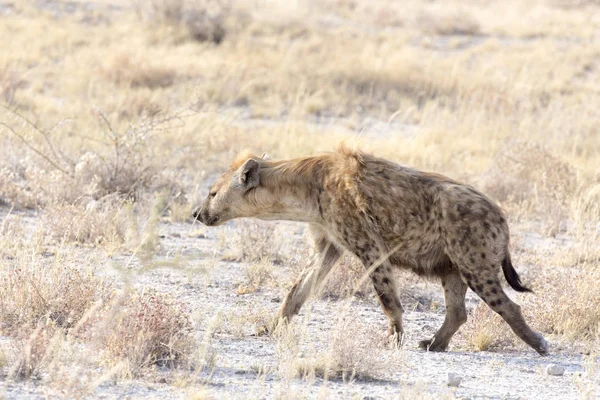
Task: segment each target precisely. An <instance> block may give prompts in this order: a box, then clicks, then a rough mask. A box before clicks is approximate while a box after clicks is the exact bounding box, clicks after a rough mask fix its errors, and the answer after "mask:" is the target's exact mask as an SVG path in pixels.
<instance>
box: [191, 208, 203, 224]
mask: <svg viewBox="0 0 600 400" xmlns="http://www.w3.org/2000/svg"><path fill="white" fill-rule="evenodd" d="M192 218H194V221H200V222H202V223H204V221H203V220H202V207H198V208H196V210H194V213H193V214H192Z"/></svg>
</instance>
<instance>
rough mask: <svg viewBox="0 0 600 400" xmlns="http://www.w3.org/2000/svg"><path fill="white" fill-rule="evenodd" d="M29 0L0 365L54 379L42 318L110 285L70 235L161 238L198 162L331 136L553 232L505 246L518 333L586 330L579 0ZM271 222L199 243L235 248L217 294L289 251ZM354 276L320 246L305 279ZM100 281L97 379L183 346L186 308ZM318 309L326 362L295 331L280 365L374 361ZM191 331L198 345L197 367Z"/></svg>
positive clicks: (247, 317) (591, 157)
mask: <svg viewBox="0 0 600 400" xmlns="http://www.w3.org/2000/svg"><path fill="white" fill-rule="evenodd" d="M38 3H39V2H38ZM38 3H35V4H34V3H31V2H26V1H13V2H10V4H11V5H10V6H6V7H7V8H6V10H9V11H6V10H5V9H4V8H2V10H0V36H2V37H10V38H11V40H10V41H7V42H6V43H4V45H5V46H4V48H3V50H4V51H3V52H2V54H0V102H1V103H2V108H1V109H0V206H8V207H14V209H15V210H23V209H29V210H33V211H30V212H35V213H36V217H39V218H38V219H39V221H40V224H41V225H40V227H38V228H36V229H37V230H36V231H35V232H33V233H32V229H31V228H29V227H24V226H20V224H19V223H17V222H15V221H17V220H18V218H13V217H11V218H5V219H4V220H2V221H0V226H1V229H0V266H1V271H0V273H1V274H2V279H3V280H4V284H3V286H2V288H0V299H1V301H2V302H1V303H0V315H1V316H2V320H1V322H2V332H3V333H4V334H7V335H10V336H15V335H16V336H18V340H19V343H17V344H16V347H15V349H16V350H15V351H14V352H12V353H11V354H12V355H11V356H10V357H7V358H6V360H7V361H6V363H4V365H5V369H6V370H8V369H10V368H12V369H11V371H13V372H12V375H13V376H14V377H31V376H34V375H37V376H43V375H44V374H46V373H47V372H48V371H49V370H56V371H59V372H60V371H62V372H60V373H62V374H63V375H64V376H67V375H68V371H67V369H66V368H62V369H61V368H60V366H61V365H63V366H64V365H67V364H69V362H67V361H64V358H66V357H62V356H59V355H57V354H59V353H60V354H63V355H64V353H65V352H62V353H61V352H58V350H57V349H59V348H60V347H61V346H64V348H65V349H70V350H69V351H71V352H73V353H77V352H78V351H79V350H77V349H78V346H84V347H86V346H88V344H89V343H87V342H85V340H84V339H82V338H72V339H69V340H71V342H68V343H67V342H63V341H61V340H63V339H61V340H59V339H57V338H58V337H60V335H63V336H64V334H65V333H67V331H68V330H69V329H73V328H74V327H75V326H77V324H78V323H79V322H80V321H82V320H87V317H86V312H88V311H89V310H90V309H92V308H93V305H94V304H96V303H95V302H96V301H98V300H101V301H103V302H104V303H103V304H104V305H105V306H106V307H109V308H110V307H112V306H114V305H115V304H112V303H110V302H108V303H107V294H108V292H110V291H111V290H110V289H111V288H112V287H113V285H114V283H113V281H111V280H110V279H108V278H106V277H104V276H103V275H102V273H101V272H102V271H100V270H99V269H98V268H97V263H96V262H95V261H93V260H88V259H87V258H86V257H85V256H81V254H83V253H81V252H80V251H81V250H82V249H81V248H80V247H78V246H81V245H85V248H86V249H87V250H89V252H90V253H94V252H95V251H96V249H97V251H98V253H94V254H99V253H100V252H103V251H106V252H108V253H109V254H111V255H114V254H117V253H118V252H119V251H121V250H129V251H131V253H133V254H134V256H132V257H134V258H135V257H139V258H141V259H143V260H142V261H144V260H145V261H148V260H150V259H151V258H152V257H155V256H156V255H159V254H160V253H161V251H162V249H161V245H160V240H159V239H160V237H159V235H158V227H159V224H160V223H161V221H163V220H164V218H165V217H167V218H168V219H169V220H170V221H171V222H186V221H189V216H190V214H191V211H192V210H193V207H194V205H195V204H197V203H198V201H199V199H200V198H202V197H204V195H205V188H206V183H208V182H205V181H211V180H212V179H213V177H214V174H215V173H216V172H218V171H221V170H222V169H223V168H225V167H226V166H227V165H228V163H229V162H230V161H231V159H232V158H233V157H234V156H235V154H236V153H237V152H238V151H239V150H241V149H243V148H248V147H249V148H253V149H254V150H255V151H256V152H257V153H262V152H264V151H267V152H269V153H270V154H271V155H272V156H273V157H274V158H288V157H294V156H300V155H308V154H314V153H316V152H320V151H329V150H331V149H333V148H335V146H336V145H337V144H338V143H339V141H340V140H342V139H345V140H347V141H348V142H349V143H350V144H358V145H359V146H360V147H362V148H363V149H365V150H368V151H373V152H375V153H376V154H377V155H379V156H383V157H386V158H389V159H392V160H395V161H398V162H401V163H403V164H406V165H411V166H415V167H418V168H422V169H428V170H436V171H438V172H442V173H446V174H448V175H450V176H452V177H454V178H457V179H460V180H463V181H466V182H468V183H471V184H473V185H474V186H476V187H478V188H480V189H482V190H483V191H485V192H486V193H487V194H488V195H489V196H490V197H492V198H493V199H494V200H495V201H498V202H499V203H500V205H501V206H502V207H503V208H504V209H505V210H506V211H507V214H508V215H509V217H510V220H511V225H516V226H517V229H519V230H521V231H536V232H538V233H540V234H541V235H542V237H543V238H546V237H548V236H550V237H557V238H564V237H567V238H572V241H571V242H572V244H570V245H569V246H570V247H569V248H568V249H566V250H564V251H548V252H543V251H539V252H533V251H530V250H528V249H527V248H525V247H526V246H521V248H519V249H518V250H519V251H518V252H516V253H517V256H516V258H517V257H521V258H522V259H528V260H531V261H532V262H531V264H532V265H530V266H528V267H527V268H525V271H524V272H525V274H526V276H527V277H529V276H534V277H535V279H533V278H531V279H529V280H530V281H531V280H535V282H534V285H535V288H536V294H535V295H534V296H529V297H522V298H521V297H519V301H520V302H522V303H523V310H524V311H525V312H526V313H527V316H526V317H527V318H528V319H529V320H531V321H533V324H534V325H535V326H536V327H537V328H539V329H541V330H542V331H544V332H547V333H551V334H553V335H556V336H557V337H560V338H561V339H562V340H566V341H569V342H572V343H576V342H580V341H583V342H585V343H587V345H586V346H588V347H590V348H593V346H596V345H597V343H598V335H599V333H598V324H599V322H598V321H599V319H600V317H599V314H600V311H599V310H598V309H597V307H596V305H597V304H599V303H600V299H599V298H598V293H599V292H598V288H597V287H596V286H594V282H597V281H598V278H600V277H598V276H597V275H598V274H597V272H596V270H595V268H594V266H595V265H597V264H598V260H600V250H599V248H598V239H599V238H600V230H599V227H600V208H599V207H600V206H599V204H600V189H599V188H600V170H599V169H598V165H600V135H598V126H599V121H598V113H597V110H598V108H599V105H600V87H599V86H598V82H599V81H600V69H598V68H597V67H596V65H598V54H599V53H598V46H597V37H598V29H599V28H600V25H599V24H598V20H597V18H595V15H597V13H598V4H597V2H594V1H575V0H564V1H563V0H560V1H557V0H540V1H538V2H536V4H535V6H531V5H530V4H524V3H523V2H518V1H514V0H510V1H502V2H501V1H484V2H471V3H468V4H467V3H464V2H457V1H449V2H443V3H439V2H433V3H432V2H424V1H417V0H410V1H406V2H395V1H391V0H386V1H383V2H377V4H372V3H370V2H366V1H342V2H340V1H337V0H325V1H322V2H310V4H309V3H302V4H301V3H298V4H295V5H294V6H293V7H292V6H291V5H290V4H288V2H283V1H280V0H269V1H268V4H267V6H265V7H256V5H255V4H254V3H252V2H247V1H239V2H228V1H206V2H204V1H203V2H191V1H183V0H152V1H134V2H125V1H123V2H119V1H117V2H116V3H115V4H116V7H113V6H112V5H110V6H109V5H107V3H105V2H98V3H97V4H96V3H94V7H92V8H86V7H84V6H82V3H81V2H72V4H71V3H69V4H68V5H67V4H66V3H65V4H63V3H61V2H43V3H44V6H43V7H42V6H41V5H40V4H41V3H40V4H38ZM46 3H48V4H46ZM50 3H51V4H50ZM265 10H268V11H265ZM285 239H286V240H282V239H281V238H280V237H279V236H278V233H277V232H276V231H275V230H274V228H273V227H272V225H270V224H268V223H264V224H258V223H252V222H249V223H247V222H242V223H240V225H238V226H237V227H236V228H232V229H231V230H229V231H228V232H226V234H224V236H223V237H222V238H221V240H222V243H221V244H227V245H228V246H230V247H229V248H228V250H227V251H226V252H225V253H218V254H217V253H216V255H215V259H217V260H218V259H219V258H220V259H227V260H237V261H243V262H245V263H247V266H246V267H245V271H246V276H245V278H244V279H245V280H244V282H242V283H241V285H237V284H236V285H235V286H234V290H235V287H237V290H238V292H239V293H240V294H249V295H253V294H254V293H256V292H259V291H260V290H261V289H262V288H264V287H266V286H269V285H271V284H273V285H277V282H276V279H275V278H274V276H275V269H274V268H273V265H276V266H279V265H280V264H283V266H291V267H292V268H295V265H297V264H298V261H299V259H302V258H303V257H302V255H300V254H299V253H298V254H296V250H295V249H292V250H290V249H288V248H286V247H285V246H284V242H287V238H285ZM90 253H85V254H90ZM145 261H144V262H145ZM517 261H518V260H517ZM215 263H216V261H215ZM521 264H523V263H522V262H521ZM542 266H543V267H542ZM549 266H557V268H554V267H549ZM361 275H362V271H361V267H358V266H356V265H355V264H354V263H353V262H350V261H344V262H342V264H341V265H340V266H338V268H336V269H335V270H334V272H333V273H332V275H331V277H330V280H329V282H328V284H327V285H326V286H325V288H324V290H323V294H324V296H326V297H328V298H340V299H341V298H346V297H347V296H348V295H349V294H350V293H353V291H354V289H355V285H356V282H357V280H358V279H359V277H360V276H361ZM132 279H133V280H134V281H135V279H134V278H132ZM191 280H192V279H191V278H190V281H191ZM238 283H239V282H238ZM367 285H368V283H367ZM65 288H68V293H70V294H71V295H64V293H65V290H66V289H65ZM367 290H369V289H364V290H363V289H362V288H361V292H366V291H367ZM411 290H412V289H411ZM135 293H137V294H135ZM412 295H413V294H412V293H411V296H412ZM417 295H418V294H415V297H416V296H417ZM115 296H117V297H119V296H121V297H122V304H127V307H128V308H127V310H125V311H123V313H116V311H115V310H112V309H111V310H112V311H110V312H115V314H114V315H115V316H118V318H114V319H113V320H112V321H111V322H112V323H113V324H114V325H113V326H112V330H113V331H114V332H119V334H120V336H119V337H117V336H113V337H111V338H108V337H105V338H104V340H105V342H104V343H110V348H111V349H112V350H111V352H112V353H111V354H109V355H108V358H109V359H110V360H112V363H111V365H112V367H111V369H109V370H108V371H107V370H102V376H104V375H106V376H105V377H104V378H102V379H104V381H105V380H107V379H112V377H114V376H116V375H119V373H123V371H126V373H125V375H126V374H127V373H129V374H130V375H133V374H138V373H139V372H140V371H141V370H142V369H144V368H143V367H144V366H147V365H152V364H154V363H155V362H159V361H161V360H162V361H167V362H168V363H173V364H179V363H183V364H186V363H192V364H193V362H192V361H190V360H192V359H193V358H194V357H190V354H188V353H189V352H190V351H191V350H190V348H191V346H192V342H190V341H189V338H188V336H187V335H186V332H187V330H188V329H189V321H187V322H186V315H187V311H185V309H183V308H181V307H180V305H178V304H177V302H176V301H174V300H173V299H169V298H166V297H162V295H155V296H154V297H152V295H149V294H147V293H146V292H143V291H142V292H134V293H133V294H131V295H127V296H125V295H124V294H121V295H115ZM119 298H120V297H119ZM271 311H272V310H269V311H267V310H243V311H242V312H241V313H238V314H231V315H230V314H226V315H225V314H224V315H221V316H220V317H219V316H218V315H217V316H215V318H216V319H215V320H214V321H213V320H212V319H211V321H212V322H211V324H213V325H215V328H214V329H207V332H209V331H210V332H211V333H210V334H208V336H207V337H209V338H212V335H213V334H215V332H217V333H225V334H226V335H231V336H234V337H236V338H240V337H243V336H244V335H246V334H247V333H248V332H249V331H251V330H252V329H251V328H250V325H254V324H261V323H262V322H261V321H262V320H263V319H264V318H265V316H266V315H269V316H270V315H271ZM134 313H137V314H136V315H134ZM219 315H220V314H219ZM217 317H218V318H217ZM470 320H471V321H470V322H469V323H468V324H467V325H465V327H464V328H463V329H462V330H461V331H464V332H465V336H466V337H470V341H471V343H470V344H469V346H471V347H474V348H477V349H479V350H484V349H497V348H500V347H502V346H504V345H506V342H505V340H512V338H513V335H512V333H511V332H510V331H508V330H507V329H508V328H507V327H506V326H505V324H504V323H503V322H502V321H499V319H498V318H496V317H495V316H494V315H493V314H492V313H491V311H489V310H487V308H486V307H485V306H484V305H480V306H477V307H476V308H475V310H473V314H472V316H471V319H470ZM39 321H43V322H44V323H42V324H39V323H38V322H39ZM163 321H164V323H165V324H166V325H163ZM219 321H220V322H219ZM88 322H89V321H88ZM105 322H106V321H105ZM340 324H341V325H340V326H338V327H336V330H335V331H336V332H337V333H335V334H333V336H332V337H331V338H330V339H331V340H330V341H329V343H328V345H329V347H328V350H327V352H326V354H327V355H326V357H325V358H326V360H325V361H322V360H321V361H311V360H309V361H306V360H305V361H306V363H307V365H306V368H305V367H297V366H295V364H294V362H292V361H293V360H297V359H298V357H296V356H297V355H298V351H300V350H299V349H300V348H301V342H302V340H301V337H302V332H300V333H298V332H295V333H293V332H292V333H290V334H289V335H290V339H289V340H287V339H286V340H283V339H281V340H282V341H283V342H286V341H287V344H285V343H283V342H282V344H281V346H282V347H281V349H280V351H279V350H278V351H279V353H280V354H281V359H282V360H284V359H285V360H288V361H289V362H288V361H283V362H280V363H279V365H280V367H281V368H280V373H281V374H280V375H281V376H297V375H298V373H299V372H298V371H302V372H301V375H307V374H308V375H310V374H316V372H315V371H317V370H322V371H323V372H325V371H328V372H327V374H329V375H330V376H334V375H336V374H338V372H339V371H343V374H345V375H346V377H351V376H353V375H354V376H367V375H376V374H377V372H378V371H377V361H376V360H373V359H372V358H369V356H370V354H367V353H368V352H367V353H365V352H363V353H361V352H360V351H361V348H360V346H359V345H358V344H357V342H356V341H355V338H354V337H353V336H352V335H350V334H349V333H348V332H351V331H352V330H353V329H354V325H352V324H351V323H350V322H340ZM349 324H350V325H351V326H349ZM83 325H86V324H83ZM83 325H82V327H83ZM86 326H87V325H86ZM97 328H98V327H97ZM98 329H99V328H98ZM297 329H298V328H297ZM17 332H21V333H20V334H18V335H17ZM106 332H107V333H110V331H106ZM136 332H138V333H139V336H138V333H136ZM98 334H100V333H98ZM298 335H299V336H298ZM283 336H285V335H283ZM294 337H295V338H296V339H294ZM507 338H511V339H507ZM64 340H66V339H64ZM204 342H205V343H204V344H203V347H204V348H205V350H206V351H205V354H204V355H203V356H200V358H202V359H204V361H198V362H199V363H200V364H203V365H214V362H215V361H214V360H215V356H214V354H215V353H214V351H213V350H214V349H213V350H211V349H212V347H211V344H210V341H206V338H205V341H204ZM61 343H62V344H61ZM73 343H75V344H73ZM344 346H349V347H348V348H345V347H344ZM366 347H367V348H370V349H371V350H372V348H373V346H371V347H369V346H366ZM69 351H67V353H68V352H69ZM372 353H373V354H376V353H377V352H376V351H372ZM292 355H293V357H292ZM304 358H306V357H304ZM123 359H126V360H129V361H127V362H122V360H123ZM369 360H371V361H369ZM78 362H79V361H78ZM94 362H95V361H94ZM61 363H62V364H61ZM127 363H128V365H129V367H127V365H125V364H127ZM69 365H71V364H69ZM98 365H99V364H98V363H96V364H94V365H93V366H92V367H89V368H88V367H87V366H86V367H81V368H82V370H87V371H91V370H93V369H94V368H99V367H98ZM319 365H320V366H322V368H321V367H319ZM9 367H10V368H9ZM140 368H141V369H140ZM303 368H304V369H303ZM111 371H112V372H111ZM119 371H120V372H119ZM59 372H57V374H58V375H56V376H59V375H60V373H59ZM86 376H87V377H88V378H86V379H88V380H89V382H91V383H90V384H89V385H87V384H80V385H79V384H76V383H73V388H72V396H71V397H85V396H86V395H90V393H92V394H93V391H94V390H95V389H93V387H94V385H99V384H100V383H98V382H103V380H102V379H100V378H101V377H98V376H95V375H94V374H93V373H89V375H86ZM57 379H59V378H57ZM94 382H96V383H94ZM92 383H94V384H92ZM78 385H79V386H78ZM88 386H89V387H88ZM69 390H71V389H69Z"/></svg>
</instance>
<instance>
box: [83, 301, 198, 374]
mask: <svg viewBox="0 0 600 400" xmlns="http://www.w3.org/2000/svg"><path fill="white" fill-rule="evenodd" d="M103 320H104V326H102V327H101V328H100V329H99V331H98V332H94V335H97V336H96V337H98V338H99V339H100V342H101V343H102V345H103V346H104V347H103V348H104V349H105V350H106V352H107V353H108V355H109V357H110V359H111V360H112V361H117V362H119V361H121V360H125V361H126V362H127V364H128V366H129V372H130V373H131V374H133V375H136V374H138V373H139V372H140V370H141V369H142V368H144V367H148V366H152V365H166V366H169V367H175V366H182V365H183V366H185V365H186V364H187V363H189V362H190V360H191V356H192V353H193V349H194V346H195V342H194V340H193V337H192V335H191V331H192V326H191V322H190V319H189V314H188V312H187V310H186V309H185V307H184V305H183V304H182V303H180V302H178V301H176V300H174V299H173V297H171V296H170V295H166V294H158V293H150V292H141V293H140V292H138V291H132V292H131V293H129V294H127V295H125V298H124V299H121V301H117V302H113V304H112V305H111V306H110V307H107V309H106V310H105V315H104V316H103Z"/></svg>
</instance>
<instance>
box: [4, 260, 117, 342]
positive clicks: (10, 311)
mask: <svg viewBox="0 0 600 400" xmlns="http://www.w3.org/2000/svg"><path fill="white" fill-rule="evenodd" d="M2 264H4V265H2V267H3V268H2V271H1V272H0V280H1V282H2V284H1V285H0V317H1V321H2V326H1V327H0V330H1V332H2V334H4V335H10V336H18V335H20V334H22V332H23V331H27V329H33V327H35V326H36V325H37V323H38V321H40V320H41V319H43V318H47V319H48V320H49V321H52V323H53V324H55V325H56V326H57V327H60V328H65V329H68V328H71V327H73V326H74V325H75V324H76V323H77V322H78V321H79V320H80V319H81V318H82V317H83V316H84V314H85V313H86V311H87V310H88V309H89V308H90V307H91V306H92V305H93V304H94V303H95V302H97V301H104V300H106V299H107V298H108V296H109V294H110V292H111V290H112V288H113V285H114V282H113V281H112V280H110V279H107V278H103V277H99V276H96V275H95V267H93V266H91V265H81V260H80V259H78V258H77V254H72V255H70V256H69V257H66V256H64V255H57V256H55V257H54V259H53V260H50V261H49V262H45V261H44V260H42V259H40V258H38V256H35V255H34V256H33V257H32V255H31V253H29V252H27V253H25V252H24V254H21V255H20V257H19V259H18V260H17V262H14V263H13V262H2ZM0 265H1V264H0Z"/></svg>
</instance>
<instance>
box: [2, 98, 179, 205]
mask: <svg viewBox="0 0 600 400" xmlns="http://www.w3.org/2000/svg"><path fill="white" fill-rule="evenodd" d="M4 111H5V112H6V115H5V116H6V118H7V119H9V120H10V121H11V123H0V125H1V126H0V131H5V132H8V133H10V134H11V135H12V137H15V138H17V139H19V143H20V144H21V145H20V146H19V147H17V148H18V150H19V152H25V154H27V155H26V156H25V157H23V158H22V159H19V160H14V161H13V163H12V164H9V165H2V164H0V188H2V189H3V191H2V195H1V197H0V200H1V201H3V202H5V203H8V204H11V205H16V206H22V207H32V206H44V205H47V204H52V203H75V202H80V201H82V199H93V200H98V199H102V198H104V197H106V196H109V195H114V194H117V195H121V196H123V197H125V198H127V199H137V198H139V197H140V196H141V195H142V193H143V192H144V191H146V190H148V189H154V190H163V189H164V188H168V189H171V188H172V189H173V191H175V192H177V191H180V190H177V189H176V187H177V185H176V184H175V183H174V180H173V179H172V177H170V178H171V179H170V178H167V175H166V174H164V175H163V174H162V173H161V172H164V169H162V170H161V169H159V168H158V164H159V163H158V161H157V158H158V157H159V156H162V154H163V153H164V152H163V151H162V149H161V151H158V149H159V148H160V147H161V142H160V140H159V136H160V135H159V134H160V133H163V132H164V131H166V130H168V129H170V128H172V127H173V126H175V125H177V124H180V123H181V118H183V114H184V113H186V112H187V111H185V110H184V111H182V112H180V113H173V114H171V115H166V116H165V115H163V116H158V115H152V116H144V117H142V118H140V120H139V121H138V122H137V123H135V124H133V125H130V126H129V127H128V128H126V129H124V130H121V131H119V130H116V129H113V127H112V125H111V123H110V121H109V120H108V119H107V117H105V116H104V115H103V114H99V120H100V123H101V124H102V131H103V135H104V140H102V139H98V140H94V141H93V144H92V143H87V142H86V140H88V139H87V137H83V136H82V137H78V138H75V139H73V138H69V140H81V141H82V142H83V146H82V147H81V148H79V149H73V148H71V147H70V146H69V145H68V142H69V140H61V139H59V138H60V136H57V135H56V134H55V132H54V131H55V130H57V129H59V127H60V126H62V125H64V121H61V123H59V124H57V126H56V127H54V128H52V129H48V130H46V129H44V128H42V127H39V126H38V125H36V124H34V123H33V122H32V121H30V120H28V119H27V118H26V117H25V116H23V115H21V114H19V113H16V112H14V111H10V110H4ZM18 126H20V127H19V128H17V127H18ZM15 146H16V144H15ZM84 149H85V150H84Z"/></svg>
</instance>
